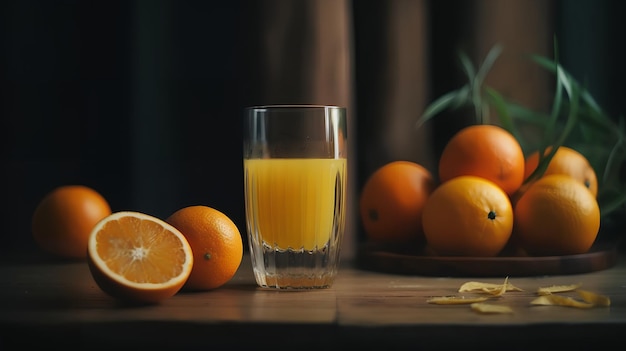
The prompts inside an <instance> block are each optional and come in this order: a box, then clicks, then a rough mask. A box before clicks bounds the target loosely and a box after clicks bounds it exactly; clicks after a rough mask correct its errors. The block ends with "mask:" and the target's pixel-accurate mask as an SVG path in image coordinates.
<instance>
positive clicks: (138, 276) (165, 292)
mask: <svg viewBox="0 0 626 351" xmlns="http://www.w3.org/2000/svg"><path fill="white" fill-rule="evenodd" d="M88 258H89V260H88V263H89V266H90V270H91V272H92V274H93V277H94V279H95V281H96V282H97V283H98V285H99V286H100V288H102V290H104V291H105V292H106V293H108V294H110V295H112V296H113V297H116V298H119V299H123V300H130V301H136V302H146V303H155V302H159V301H161V300H163V299H165V298H168V297H171V296H173V295H174V294H176V293H177V292H178V291H179V290H180V289H181V288H182V286H183V284H184V283H185V281H186V280H187V278H188V277H189V274H190V272H191V268H192V265H193V255H192V251H191V247H190V246H189V244H188V243H187V241H186V239H185V238H184V236H183V235H182V234H181V233H180V232H179V231H178V230H177V229H176V228H174V227H172V226H171V225H169V224H167V223H166V222H164V221H162V220H160V219H158V218H156V217H152V216H149V215H146V214H143V213H138V212H130V211H126V212H117V213H114V214H112V215H110V216H108V217H107V218H105V219H103V220H102V221H101V222H99V223H98V224H97V225H96V226H95V227H94V229H93V231H92V234H91V236H90V240H89V246H88Z"/></svg>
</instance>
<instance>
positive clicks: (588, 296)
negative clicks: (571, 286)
mask: <svg viewBox="0 0 626 351" xmlns="http://www.w3.org/2000/svg"><path fill="white" fill-rule="evenodd" d="M576 292H577V293H578V295H580V297H581V298H582V299H583V300H585V301H586V302H588V303H590V304H593V305H594V306H600V307H609V306H611V299H610V298H609V297H608V296H604V295H600V294H596V293H594V292H591V291H587V290H581V289H577V290H576Z"/></svg>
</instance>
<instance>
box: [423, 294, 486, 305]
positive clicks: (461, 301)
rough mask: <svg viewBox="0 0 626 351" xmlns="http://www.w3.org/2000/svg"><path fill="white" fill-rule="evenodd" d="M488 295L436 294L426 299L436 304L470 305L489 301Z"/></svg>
mask: <svg viewBox="0 0 626 351" xmlns="http://www.w3.org/2000/svg"><path fill="white" fill-rule="evenodd" d="M487 299H488V297H485V296H479V297H465V296H456V295H454V296H435V297H431V298H430V299H428V300H426V302H428V303H432V304H436V305H468V304H472V303H476V302H483V301H487Z"/></svg>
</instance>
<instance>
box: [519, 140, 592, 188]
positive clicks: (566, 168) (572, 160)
mask: <svg viewBox="0 0 626 351" xmlns="http://www.w3.org/2000/svg"><path fill="white" fill-rule="evenodd" d="M551 149H552V148H551V147H549V148H547V149H546V151H545V154H548V153H549V152H550V151H551ZM538 164H539V152H538V151H535V152H533V153H531V154H530V155H529V156H528V157H527V158H526V165H525V168H524V179H526V178H528V177H529V176H530V174H531V173H532V172H533V171H534V170H535V169H536V168H537V166H538ZM550 174H565V175H569V176H570V177H572V178H574V179H576V180H578V181H579V182H581V183H582V184H584V185H585V186H586V187H587V189H589V191H591V193H592V194H593V196H597V194H598V178H597V176H596V172H595V170H594V169H593V167H592V166H591V164H590V163H589V160H588V159H587V158H586V157H585V156H584V155H583V154H581V153H580V152H578V151H577V150H575V149H572V148H570V147H567V146H560V147H559V148H558V149H557V150H556V152H555V153H554V156H552V159H551V160H550V163H549V164H548V167H547V168H546V170H545V172H544V173H543V175H544V176H546V175H550Z"/></svg>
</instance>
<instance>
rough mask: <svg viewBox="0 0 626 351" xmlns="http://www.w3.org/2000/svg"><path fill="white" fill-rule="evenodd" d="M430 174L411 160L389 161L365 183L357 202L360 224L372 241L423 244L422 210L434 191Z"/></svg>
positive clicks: (433, 182)
mask: <svg viewBox="0 0 626 351" xmlns="http://www.w3.org/2000/svg"><path fill="white" fill-rule="evenodd" d="M435 186H436V185H435V180H434V177H433V176H432V174H431V172H430V171H428V169H426V168H425V167H424V166H422V165H420V164H418V163H415V162H411V161H392V162H389V163H387V164H385V165H383V166H381V167H380V168H378V169H377V170H376V171H375V172H374V173H372V174H371V175H370V177H369V178H368V179H367V181H366V182H365V184H364V186H363V189H362V191H361V196H360V199H359V212H360V217H361V222H362V224H363V228H364V230H365V234H366V235H367V238H368V239H370V240H372V241H374V242H387V243H406V242H409V241H417V242H419V241H423V238H424V235H423V231H422V209H423V207H424V203H425V202H426V199H427V198H428V196H429V195H430V193H431V192H432V191H433V189H434V188H435Z"/></svg>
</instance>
